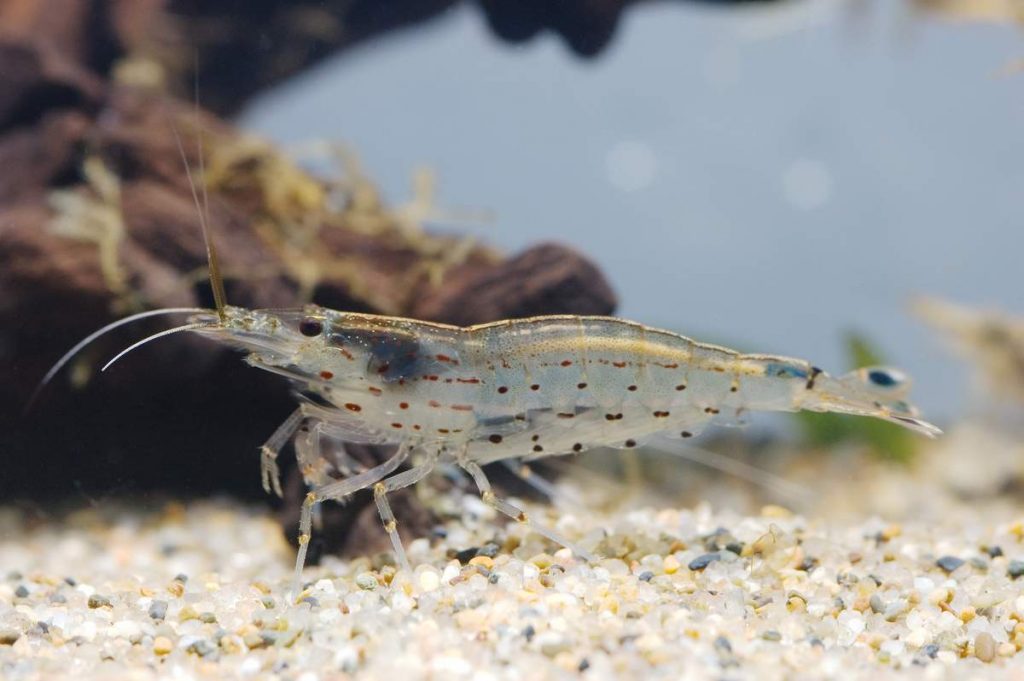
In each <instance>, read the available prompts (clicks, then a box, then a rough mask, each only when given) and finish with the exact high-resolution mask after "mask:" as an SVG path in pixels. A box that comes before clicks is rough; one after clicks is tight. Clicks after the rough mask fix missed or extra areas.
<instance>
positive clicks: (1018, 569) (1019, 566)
mask: <svg viewBox="0 0 1024 681" xmlns="http://www.w3.org/2000/svg"><path fill="white" fill-rule="evenodd" d="M1006 573H1007V574H1008V575H1010V576H1011V577H1013V578H1014V579H1017V578H1018V577H1020V576H1021V575H1024V560H1011V561H1010V564H1009V565H1007V566H1006Z"/></svg>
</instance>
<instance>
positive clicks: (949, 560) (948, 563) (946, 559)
mask: <svg viewBox="0 0 1024 681" xmlns="http://www.w3.org/2000/svg"><path fill="white" fill-rule="evenodd" d="M935 564H936V565H938V566H939V567H940V568H942V569H943V570H945V571H946V572H953V571H955V570H956V569H957V568H958V567H960V566H961V565H963V564H964V561H963V560H962V559H960V558H957V557H956V556H943V557H942V558H939V559H938V560H937V561H935Z"/></svg>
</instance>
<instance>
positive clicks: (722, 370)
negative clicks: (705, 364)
mask: <svg viewBox="0 0 1024 681" xmlns="http://www.w3.org/2000/svg"><path fill="white" fill-rule="evenodd" d="M711 370H712V371H717V372H718V373H720V374H724V373H725V367H711Z"/></svg>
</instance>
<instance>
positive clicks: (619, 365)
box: [612, 362, 626, 369]
mask: <svg viewBox="0 0 1024 681" xmlns="http://www.w3.org/2000/svg"><path fill="white" fill-rule="evenodd" d="M612 366H613V367H615V368H616V369H625V368H626V363H625V362H612Z"/></svg>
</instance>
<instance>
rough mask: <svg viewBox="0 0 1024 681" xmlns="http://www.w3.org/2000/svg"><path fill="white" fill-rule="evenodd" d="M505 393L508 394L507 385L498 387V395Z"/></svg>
mask: <svg viewBox="0 0 1024 681" xmlns="http://www.w3.org/2000/svg"><path fill="white" fill-rule="evenodd" d="M507 392H508V386H507V385H499V386H498V394H499V395H504V394H505V393H507Z"/></svg>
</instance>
